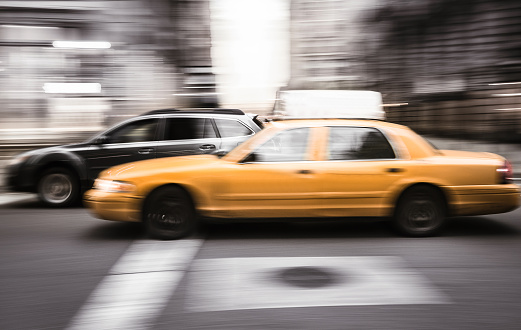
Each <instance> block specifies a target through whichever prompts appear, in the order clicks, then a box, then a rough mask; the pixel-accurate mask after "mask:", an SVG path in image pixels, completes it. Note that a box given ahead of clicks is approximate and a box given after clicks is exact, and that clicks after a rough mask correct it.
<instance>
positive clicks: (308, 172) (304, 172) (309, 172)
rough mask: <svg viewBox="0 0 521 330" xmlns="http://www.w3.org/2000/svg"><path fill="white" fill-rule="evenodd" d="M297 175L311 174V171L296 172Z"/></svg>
mask: <svg viewBox="0 0 521 330" xmlns="http://www.w3.org/2000/svg"><path fill="white" fill-rule="evenodd" d="M297 173H298V174H313V171H311V170H299V171H297Z"/></svg>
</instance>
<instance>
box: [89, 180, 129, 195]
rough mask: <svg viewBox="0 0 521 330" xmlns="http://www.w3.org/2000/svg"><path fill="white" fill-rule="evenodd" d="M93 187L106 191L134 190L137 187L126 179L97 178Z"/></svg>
mask: <svg viewBox="0 0 521 330" xmlns="http://www.w3.org/2000/svg"><path fill="white" fill-rule="evenodd" d="M93 188H94V189H98V190H101V191H106V192H132V191H134V189H136V186H134V185H133V184H132V183H130V182H125V181H112V180H102V179H96V181H94V186H93Z"/></svg>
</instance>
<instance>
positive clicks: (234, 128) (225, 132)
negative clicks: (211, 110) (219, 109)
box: [215, 119, 253, 138]
mask: <svg viewBox="0 0 521 330" xmlns="http://www.w3.org/2000/svg"><path fill="white" fill-rule="evenodd" d="M215 123H216V124H217V129H218V130H219V133H220V134H221V137H223V138H227V137H235V136H246V135H250V134H252V133H253V132H252V131H251V130H250V129H249V128H248V127H246V126H245V125H244V124H242V123H241V122H239V121H237V120H234V119H215Z"/></svg>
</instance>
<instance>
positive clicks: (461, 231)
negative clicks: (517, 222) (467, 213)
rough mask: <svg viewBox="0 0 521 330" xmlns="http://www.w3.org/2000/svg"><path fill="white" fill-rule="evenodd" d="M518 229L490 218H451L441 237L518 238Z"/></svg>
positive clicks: (519, 232) (519, 231) (520, 231)
mask: <svg viewBox="0 0 521 330" xmlns="http://www.w3.org/2000/svg"><path fill="white" fill-rule="evenodd" d="M519 235H521V230H520V227H514V225H512V224H509V223H505V222H504V221H501V220H498V219H495V218H493V217H492V216H490V217H486V216H479V217H478V216H475V217H458V218H451V219H449V221H448V222H447V225H446V226H445V228H444V230H443V232H442V236H451V237H452V236H519Z"/></svg>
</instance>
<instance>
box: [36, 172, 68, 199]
mask: <svg viewBox="0 0 521 330" xmlns="http://www.w3.org/2000/svg"><path fill="white" fill-rule="evenodd" d="M71 194H72V181H71V179H70V178H69V176H68V175H66V174H63V173H53V174H49V175H47V176H45V178H43V180H42V195H43V197H44V198H45V200H46V201H48V202H50V203H53V204H59V203H63V202H65V201H66V200H67V199H68V198H69V197H70V196H71Z"/></svg>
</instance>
